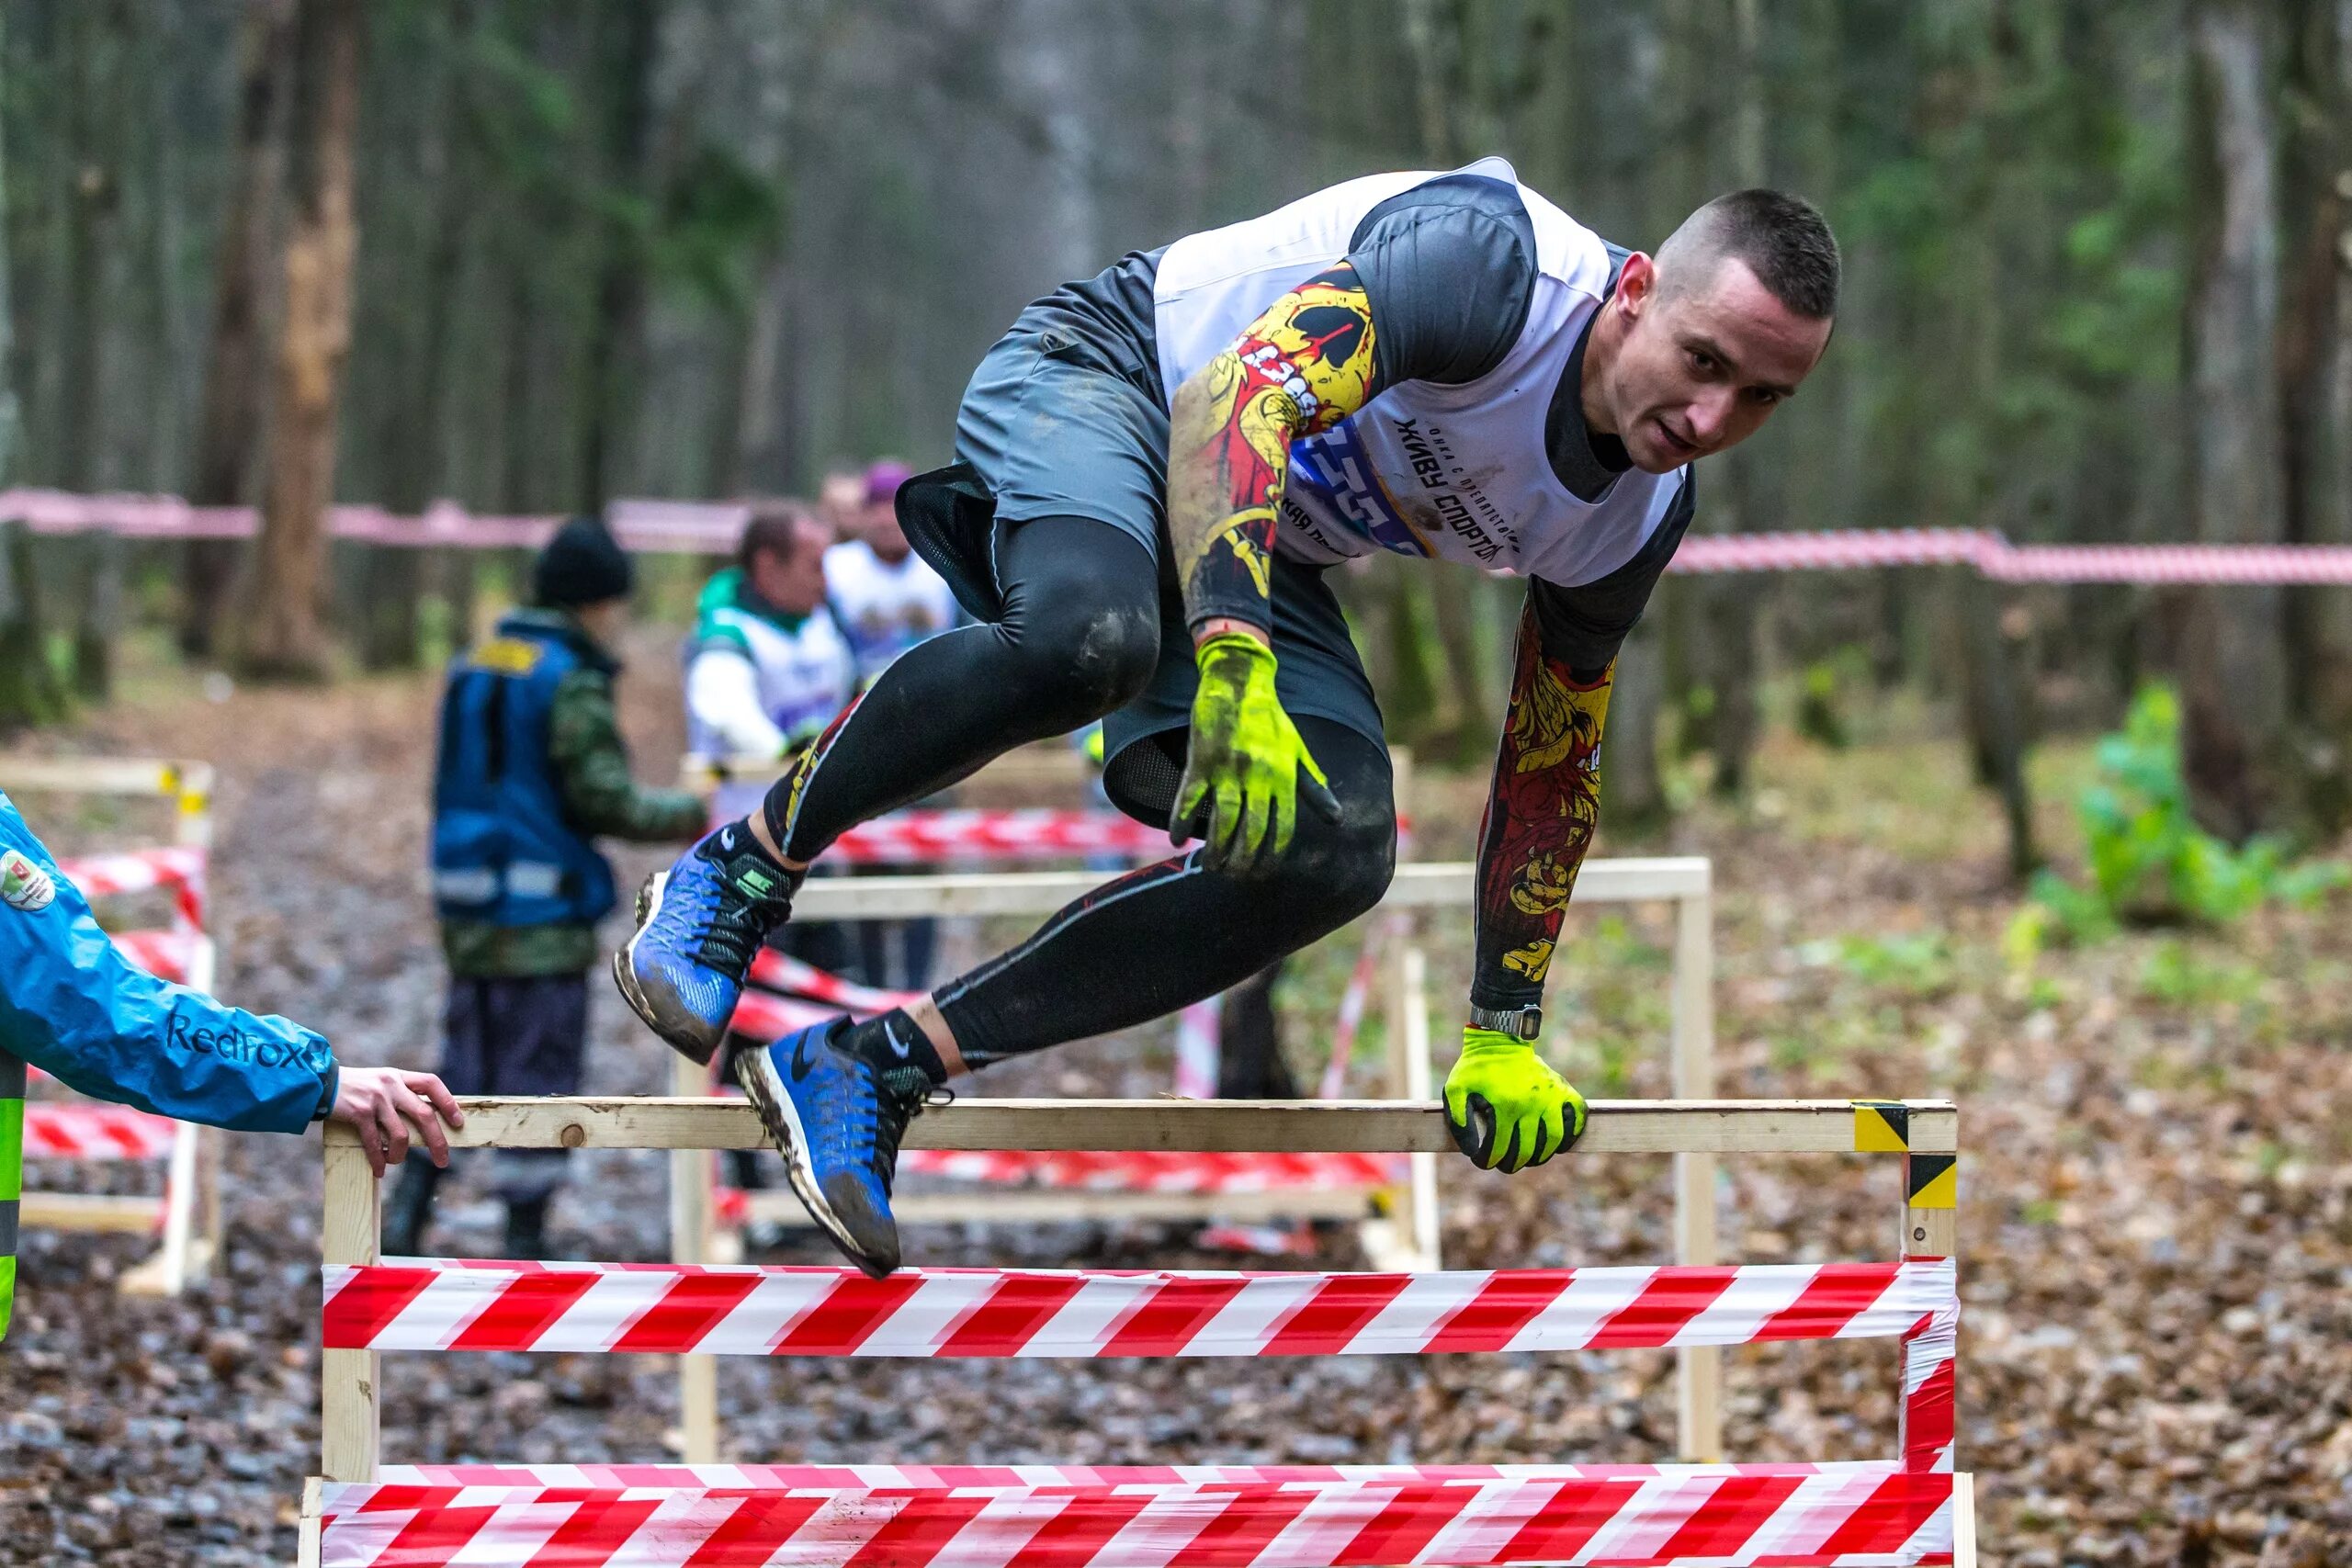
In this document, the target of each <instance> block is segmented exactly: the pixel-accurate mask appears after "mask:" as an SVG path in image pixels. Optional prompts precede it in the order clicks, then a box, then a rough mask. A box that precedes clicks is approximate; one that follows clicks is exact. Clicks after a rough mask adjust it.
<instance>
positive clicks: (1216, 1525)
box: [321, 1464, 1953, 1568]
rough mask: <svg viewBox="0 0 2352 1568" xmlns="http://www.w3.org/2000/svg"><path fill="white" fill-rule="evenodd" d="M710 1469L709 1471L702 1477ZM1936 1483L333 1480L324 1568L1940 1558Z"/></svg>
mask: <svg viewBox="0 0 2352 1568" xmlns="http://www.w3.org/2000/svg"><path fill="white" fill-rule="evenodd" d="M722 1468H723V1467H722ZM1952 1507H1953V1486H1952V1480H1951V1477H1950V1476H1948V1475H1923V1474H1909V1473H1905V1472H1899V1471H1896V1470H1894V1469H1892V1468H1890V1467H1888V1466H1885V1465H1883V1464H1882V1465H1853V1466H1841V1467H1819V1468H1815V1467H1808V1466H1801V1465H1784V1466H1737V1467H1735V1466H1687V1467H1661V1468H1658V1469H1657V1470H1654V1471H1651V1472H1647V1473H1642V1474H1602V1473H1593V1472H1592V1471H1591V1470H1590V1469H1589V1467H1577V1466H1567V1465H1561V1466H1527V1467H1523V1468H1520V1469H1517V1470H1516V1471H1515V1472H1513V1473H1510V1474H1508V1475H1502V1476H1497V1477H1491V1478H1476V1479H1473V1478H1451V1477H1446V1476H1444V1475H1443V1473H1442V1472H1430V1473H1426V1474H1425V1473H1419V1472H1404V1473H1392V1474H1387V1475H1383V1476H1381V1477H1379V1478H1377V1479H1364V1480H1355V1479H1345V1480H1297V1481H1280V1482H1215V1481H1212V1482H1202V1483H1170V1482H1148V1483H1127V1484H1093V1485H1057V1484H1052V1483H1048V1484H1044V1485H1030V1486H1017V1487H999V1486H971V1487H965V1486H928V1487H919V1488H913V1489H907V1490H900V1489H898V1488H863V1487H818V1486H793V1485H786V1486H774V1487H771V1486H760V1485H753V1486H746V1487H729V1486H714V1487H660V1486H651V1487H598V1488H586V1489H578V1488H572V1487H564V1486H552V1487H551V1486H533V1485H520V1486H482V1485H474V1486H455V1485H432V1484H423V1485H419V1484H409V1483H377V1484H373V1485H362V1484H351V1483H336V1484H332V1485H329V1486H327V1487H326V1488H325V1489H324V1492H323V1494H322V1512H323V1514H324V1516H325V1528H324V1530H323V1532H322V1559H321V1561H322V1562H323V1563H324V1564H326V1565H327V1568H408V1565H412V1564H416V1565H421V1564H424V1563H428V1562H430V1563H446V1562H467V1563H469V1564H481V1565H491V1564H531V1565H536V1564H549V1565H552V1564H557V1563H567V1564H570V1563H582V1562H597V1563H605V1564H621V1563H626V1564H628V1565H629V1568H687V1565H688V1564H694V1563H716V1562H759V1563H766V1564H783V1565H787V1568H846V1565H847V1564H850V1563H852V1562H857V1563H876V1564H881V1563H888V1564H891V1565H893V1568H931V1565H934V1564H935V1565H938V1568H947V1565H949V1564H954V1565H956V1568H1001V1565H1003V1564H1006V1563H1010V1562H1049V1563H1054V1564H1057V1565H1059V1568H1242V1565H1246V1564H1258V1563H1267V1564H1281V1565H1283V1568H1373V1565H1375V1564H1381V1563H1397V1562H1411V1563H1419V1564H1456V1565H1462V1568H1469V1565H1473V1564H1499V1563H1520V1562H1530V1563H1532V1562H1552V1563H1586V1564H1600V1563H1608V1564H1614V1565H1618V1568H1629V1565H1634V1564H1657V1565H1660V1568H1668V1565H1689V1568H1699V1565H1702V1564H1706V1565H1714V1568H1720V1565H1723V1564H1727V1563H1795V1562H1822V1563H1836V1564H1840V1565H1843V1568H1860V1565H1866V1564H1897V1565H1899V1564H1915V1563H1916V1564H1926V1563H1942V1562H1950V1561H1951V1543H1952Z"/></svg>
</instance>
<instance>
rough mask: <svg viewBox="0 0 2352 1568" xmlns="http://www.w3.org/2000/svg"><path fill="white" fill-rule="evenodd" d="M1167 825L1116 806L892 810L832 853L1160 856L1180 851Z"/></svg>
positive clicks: (863, 860) (906, 860)
mask: <svg viewBox="0 0 2352 1568" xmlns="http://www.w3.org/2000/svg"><path fill="white" fill-rule="evenodd" d="M1174 853H1176V850H1175V847H1174V846H1173V845H1171V844H1170V843H1169V841H1168V833H1167V830H1166V829H1160V828H1151V827H1147V826H1145V825H1144V824H1143V823H1141V822H1138V821H1136V819H1135V818H1132V817H1128V816H1125V815H1123V814H1122V813H1119V812H1116V811H1069V810H1062V809H1057V808H1051V807H1032V808H1027V809H1021V810H999V811H978V810H952V811H930V810H912V811H894V812H892V813H890V814H889V815H888V816H887V817H877V818H874V820H872V821H871V822H861V823H859V824H858V825H857V826H856V827H854V828H852V829H850V830H849V831H848V832H846V833H843V834H842V836H841V837H840V838H838V839H836V840H833V844H832V847H831V849H829V850H827V851H826V852H825V855H826V856H827V857H828V858H831V859H833V860H838V861H847V862H849V863H851V864H853V865H909V864H919V863H923V862H926V861H973V860H981V861H1014V860H1044V859H1056V858H1064V857H1069V856H1076V855H1121V856H1125V857H1126V858H1128V859H1134V860H1145V859H1151V860H1159V859H1165V858H1166V857H1168V856H1169V855H1172V854H1174Z"/></svg>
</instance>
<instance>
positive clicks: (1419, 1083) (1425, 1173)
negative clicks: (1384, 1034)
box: [1391, 940, 1445, 1269]
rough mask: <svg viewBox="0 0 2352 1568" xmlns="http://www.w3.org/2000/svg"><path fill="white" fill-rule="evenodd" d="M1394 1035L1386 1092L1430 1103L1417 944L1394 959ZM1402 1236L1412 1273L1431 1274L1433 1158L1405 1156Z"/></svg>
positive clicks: (1424, 981)
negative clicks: (1393, 1072)
mask: <svg viewBox="0 0 2352 1568" xmlns="http://www.w3.org/2000/svg"><path fill="white" fill-rule="evenodd" d="M1397 1026H1398V1027H1397V1036H1398V1040H1397V1044H1396V1046H1394V1047H1393V1048H1392V1049H1393V1050H1394V1051H1395V1053H1396V1055H1394V1056H1392V1058H1391V1059H1392V1061H1397V1062H1398V1063H1399V1065H1400V1066H1401V1067H1402V1082H1401V1083H1399V1084H1398V1085H1397V1087H1396V1089H1394V1090H1392V1092H1394V1093H1395V1094H1396V1096H1397V1099H1399V1100H1413V1101H1415V1102H1424V1101H1427V1100H1429V1099H1430V1092H1431V1090H1430V998H1429V956H1428V954H1426V953H1423V952H1422V951H1421V948H1420V943H1419V942H1416V941H1409V940H1408V942H1406V943H1405V945H1404V949H1403V951H1401V952H1400V953H1398V954H1397ZM1405 1158H1406V1160H1407V1162H1408V1165H1407V1169H1408V1175H1407V1178H1406V1187H1405V1235H1406V1240H1407V1241H1408V1244H1409V1246H1410V1247H1411V1248H1412V1256H1413V1259H1414V1262H1413V1267H1414V1268H1415V1269H1442V1268H1444V1267H1445V1265H1444V1264H1443V1263H1442V1262H1441V1261H1440V1258H1441V1257H1442V1241H1441V1238H1440V1234H1439V1229H1438V1213H1437V1156H1435V1155H1433V1154H1426V1153H1424V1154H1414V1155H1407V1156H1405Z"/></svg>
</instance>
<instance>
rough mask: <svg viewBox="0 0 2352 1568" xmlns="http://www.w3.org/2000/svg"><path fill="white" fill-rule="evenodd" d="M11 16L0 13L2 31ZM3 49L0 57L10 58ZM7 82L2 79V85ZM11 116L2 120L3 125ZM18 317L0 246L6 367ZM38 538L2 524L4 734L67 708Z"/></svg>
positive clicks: (5, 400)
mask: <svg viewBox="0 0 2352 1568" xmlns="http://www.w3.org/2000/svg"><path fill="white" fill-rule="evenodd" d="M5 24H6V13H5V12H0V27H5ZM6 52H7V51H6V48H5V47H0V58H5V56H6ZM5 83H6V78H5V77H0V85H5ZM5 124H6V116H5V115H0V125H5ZM7 216H8V199H7V176H6V155H5V149H0V232H5V231H6V228H7ZM16 321H17V318H16V314H15V311H14V309H13V306H12V302H11V299H10V296H9V288H8V247H7V246H6V245H0V367H6V366H7V365H9V364H11V363H13V361H14V357H15V356H14V353H13V351H14V348H15V346H16V345H15V334H16ZM16 458H17V383H16V378H15V377H13V376H8V375H0V486H5V485H6V484H7V483H8V481H9V480H11V479H14V478H15V477H16ZM32 560H33V552H32V539H31V536H30V535H28V533H27V532H26V530H25V525H23V524H21V523H11V522H7V521H5V520H0V730H5V729H7V728H14V727H15V726H17V725H25V724H39V723H40V722H41V721H43V720H45V719H50V718H54V717H56V716H58V715H59V714H60V712H61V711H62V708H63V706H64V697H63V694H62V693H61V692H60V691H59V690H58V689H57V682H56V678H55V676H54V675H53V674H52V672H51V670H50V666H49V649H48V648H47V647H46V646H45V644H44V642H43V639H42V636H41V627H40V615H39V614H38V606H39V604H40V594H39V593H38V592H36V590H35V588H34V585H33V579H32Z"/></svg>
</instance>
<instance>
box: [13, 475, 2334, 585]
mask: <svg viewBox="0 0 2352 1568" xmlns="http://www.w3.org/2000/svg"><path fill="white" fill-rule="evenodd" d="M750 515H751V513H750V508H749V507H748V506H747V505H745V504H744V503H742V502H682V501H616V502H613V503H612V505H611V506H610V507H609V508H608V509H607V511H606V519H607V521H608V522H610V523H611V525H612V526H613V531H614V533H615V535H616V536H617V537H618V538H619V539H620V541H621V543H622V544H624V545H626V546H628V547H629V548H631V549H637V550H676V551H684V552H688V553H694V554H705V555H723V554H725V553H727V552H728V551H729V550H732V549H733V548H734V547H735V545H736V542H737V541H738V540H739V539H740V538H741V536H742V532H743V525H744V523H745V522H746V521H748V519H749V518H750ZM0 520H21V521H22V522H23V523H24V524H25V525H27V526H28V527H29V528H31V529H32V530H33V532H35V533H37V534H70V533H83V532H88V531H93V530H96V531H101V532H106V533H112V534H119V535H122V536H127V537H131V538H144V539H233V538H243V537H246V536H250V535H252V534H253V533H254V529H255V528H256V526H257V514H256V513H255V512H254V509H253V508H252V507H249V506H192V505H190V504H189V503H188V502H186V501H183V500H181V499H179V498H178V497H176V496H169V495H132V494H114V495H75V494H72V493H69V492H67V491H52V490H29V489H18V490H10V491H0ZM562 521H563V519H562V518H560V517H558V516H552V515H549V516H494V515H483V516H476V515H473V514H472V513H468V512H466V511H465V510H464V509H463V508H460V507H458V506H456V505H454V504H451V503H449V502H437V503H435V505H433V506H430V507H428V508H426V509H425V510H424V512H423V513H415V514H401V513H391V512H387V511H386V510H384V509H383V508H382V507H379V506H349V505H345V506H334V507H330V508H328V509H327V531H328V533H329V534H330V535H331V536H334V537H335V538H339V539H350V540H354V541H356V542H358V543H361V544H371V545H406V546H414V547H420V548H450V547H456V548H469V549H515V548H537V547H538V546H540V545H542V544H544V543H546V541H547V538H548V535H550V534H552V533H553V532H554V531H555V530H556V528H557V526H558V525H560V524H561V522H562ZM1904 566H1974V567H1976V568H1977V569H1978V570H1981V571H1983V572H1984V573H1985V575H1986V576H1988V577H1994V578H1997V579H2000V580H2003V581H2018V582H2273V583H2316V584H2328V583H2346V582H2352V547H2346V546H2342V545H2196V544H2152V545H2012V544H2010V543H2009V542H2008V541H2007V539H2006V538H2004V537H2002V536H2001V535H2000V534H1998V533H1996V532H1993V531H1991V530H1986V529H1970V528H1851V529H1835V530H1826V531H1823V532H1817V533H1778V534H1709V535H1699V536H1691V537H1688V538H1685V539H1684V540H1683V541H1682V545H1681V547H1680V548H1679V550H1678V551H1677V552H1676V554H1675V558H1674V559H1673V561H1672V562H1671V563H1670V564H1669V566H1668V570H1671V571H1680V572H1715V571H1804V570H1854V569H1857V568H1872V567H1904Z"/></svg>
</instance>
